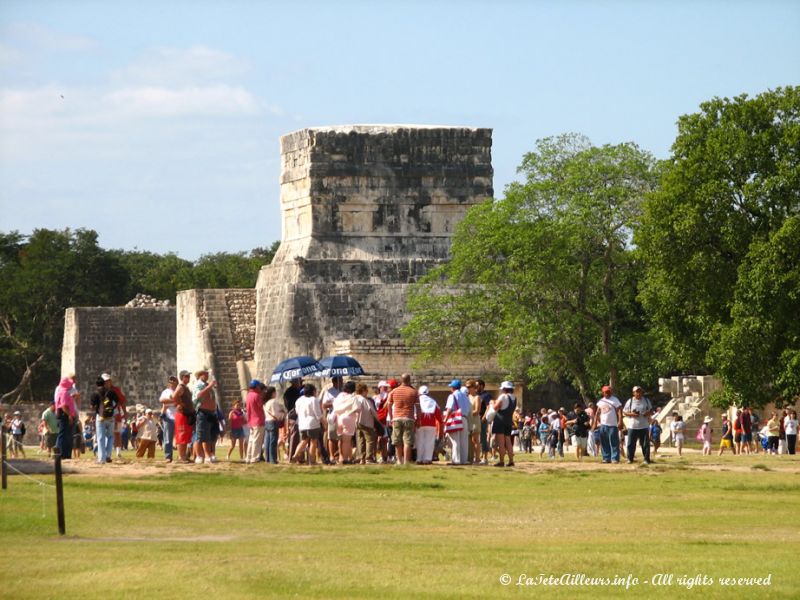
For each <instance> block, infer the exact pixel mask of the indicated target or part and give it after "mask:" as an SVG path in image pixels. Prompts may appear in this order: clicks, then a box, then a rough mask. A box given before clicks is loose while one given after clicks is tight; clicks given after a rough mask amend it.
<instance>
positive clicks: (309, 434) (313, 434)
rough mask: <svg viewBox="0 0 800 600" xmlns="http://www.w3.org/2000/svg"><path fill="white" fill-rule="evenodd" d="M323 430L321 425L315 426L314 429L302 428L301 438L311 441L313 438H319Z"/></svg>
mask: <svg viewBox="0 0 800 600" xmlns="http://www.w3.org/2000/svg"><path fill="white" fill-rule="evenodd" d="M321 431H322V428H320V427H315V428H314V429H301V430H300V439H302V440H307V441H309V442H310V441H312V440H318V439H319V434H320V432H321Z"/></svg>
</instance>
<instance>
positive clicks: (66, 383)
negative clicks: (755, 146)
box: [54, 374, 80, 460]
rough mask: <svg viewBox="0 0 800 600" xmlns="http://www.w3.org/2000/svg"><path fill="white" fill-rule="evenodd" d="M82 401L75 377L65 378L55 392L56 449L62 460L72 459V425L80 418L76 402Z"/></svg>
mask: <svg viewBox="0 0 800 600" xmlns="http://www.w3.org/2000/svg"><path fill="white" fill-rule="evenodd" d="M79 399H80V392H78V389H77V387H76V385H75V375H73V374H70V375H67V376H66V377H64V378H63V379H62V380H61V381H60V382H59V384H58V387H57V388H56V391H55V396H54V400H55V405H56V416H57V417H58V435H57V436H56V448H57V449H58V451H59V454H60V456H61V458H62V459H64V460H68V459H70V458H71V457H72V429H73V427H72V424H73V423H74V422H75V419H77V418H78V410H77V407H76V404H75V403H76V402H78V401H79Z"/></svg>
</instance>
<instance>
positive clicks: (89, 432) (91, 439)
mask: <svg viewBox="0 0 800 600" xmlns="http://www.w3.org/2000/svg"><path fill="white" fill-rule="evenodd" d="M94 428H95V417H93V416H87V417H86V419H85V420H84V422H83V441H84V444H85V445H86V446H88V447H90V448H91V449H92V454H94V457H95V459H97V440H96V439H95V435H94Z"/></svg>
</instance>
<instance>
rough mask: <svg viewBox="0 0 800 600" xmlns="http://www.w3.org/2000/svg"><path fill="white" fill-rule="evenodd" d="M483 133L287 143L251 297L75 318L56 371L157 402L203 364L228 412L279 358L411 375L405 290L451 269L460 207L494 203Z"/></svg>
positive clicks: (241, 293)
mask: <svg viewBox="0 0 800 600" xmlns="http://www.w3.org/2000/svg"><path fill="white" fill-rule="evenodd" d="M491 147H492V132H491V130H490V129H475V128H465V127H433V126H406V125H396V126H394V125H392V126H389V125H376V126H372V125H369V126H368V125H355V126H341V127H321V128H313V129H303V130H300V131H297V132H294V133H291V134H288V135H285V136H283V137H282V138H281V158H282V173H281V180H280V185H281V193H280V202H281V215H282V240H281V245H280V248H279V249H278V251H277V254H276V256H275V258H274V260H273V261H272V263H271V264H270V265H266V266H264V267H263V268H262V270H261V273H260V275H259V277H258V283H257V285H256V288H255V289H254V290H253V289H247V290H242V289H237V290H232V289H228V290H187V291H183V292H180V293H179V294H178V297H177V301H176V307H175V308H172V307H169V306H153V305H152V303H146V302H145V303H141V302H139V303H134V304H136V306H132V307H121V308H71V309H68V311H67V315H66V327H65V332H64V346H63V353H62V372H63V373H66V372H70V371H71V372H75V373H76V374H77V376H78V383H79V385H80V387H81V389H82V390H83V391H84V392H88V391H89V389H90V388H91V384H92V382H93V381H94V379H96V377H97V375H98V374H99V373H101V372H103V371H109V372H111V373H112V374H113V375H114V376H115V379H116V380H118V381H119V382H120V384H121V385H122V386H123V389H125V390H126V392H127V393H128V395H129V399H130V401H132V402H140V403H143V404H146V405H152V404H154V402H155V400H156V399H157V398H158V391H160V390H161V389H163V385H164V382H165V380H166V377H167V375H168V374H171V373H175V372H176V371H177V370H179V369H188V370H191V371H193V370H195V369H197V368H199V367H200V366H207V367H209V368H210V369H211V370H212V371H213V374H214V376H215V377H217V379H218V380H219V382H220V390H221V395H222V398H221V399H220V400H221V401H222V402H223V403H224V404H225V405H228V404H229V403H230V402H231V401H233V400H234V399H236V398H240V397H241V395H242V391H243V390H245V389H246V385H247V382H248V381H249V380H250V379H251V378H252V377H258V378H263V379H268V378H269V375H270V373H271V372H272V368H273V367H274V366H275V365H276V364H277V363H278V362H280V361H281V360H282V359H284V358H286V357H289V356H294V355H298V354H311V355H313V356H316V357H317V358H319V357H321V356H327V355H333V354H348V355H351V356H354V357H355V358H356V359H358V360H359V361H360V362H361V364H362V366H363V367H364V370H365V371H366V372H367V373H368V374H370V375H371V377H368V378H367V382H368V383H369V382H371V380H374V381H377V380H378V379H381V378H385V377H389V376H397V375H398V374H399V373H401V372H402V371H404V370H407V369H411V368H412V362H413V358H414V357H413V355H412V354H411V352H410V350H409V349H408V348H407V347H406V346H405V345H404V343H403V341H402V339H401V337H400V333H399V330H400V328H401V327H402V325H403V324H404V323H405V322H406V319H407V315H406V313H405V305H406V297H407V293H408V290H409V286H410V285H411V284H413V283H414V282H416V281H417V280H418V279H419V278H420V277H421V276H422V275H424V274H425V273H427V272H428V271H429V270H430V269H431V268H432V267H434V266H436V265H438V264H441V263H442V262H443V261H444V260H446V259H447V257H448V253H449V248H450V242H451V236H452V235H453V232H454V230H455V226H456V224H457V223H458V222H459V221H460V220H461V219H462V218H463V217H464V215H465V213H466V211H467V209H468V208H469V207H470V206H472V205H474V204H477V203H480V202H482V201H484V200H485V199H487V198H490V197H492V195H493V188H492V177H493V170H492V162H491ZM494 369H495V365H494V364H493V363H486V362H485V361H474V362H471V363H470V362H469V361H465V360H461V361H459V362H458V363H457V364H455V363H442V364H426V365H425V366H424V367H423V368H419V367H417V368H416V369H414V370H413V371H414V373H415V377H416V381H418V382H424V383H427V384H428V385H431V386H433V387H444V386H445V385H446V383H447V382H448V381H449V380H450V379H451V378H452V377H454V376H458V377H467V376H485V377H486V378H487V379H493V377H492V375H493V370H494Z"/></svg>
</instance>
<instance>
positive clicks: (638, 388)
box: [633, 385, 644, 392]
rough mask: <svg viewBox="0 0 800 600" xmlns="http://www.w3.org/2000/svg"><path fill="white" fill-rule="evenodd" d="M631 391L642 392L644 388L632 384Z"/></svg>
mask: <svg viewBox="0 0 800 600" xmlns="http://www.w3.org/2000/svg"><path fill="white" fill-rule="evenodd" d="M633 391H634V392H643V391H644V390H643V389H642V388H640V387H639V386H638V385H635V386H633Z"/></svg>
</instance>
